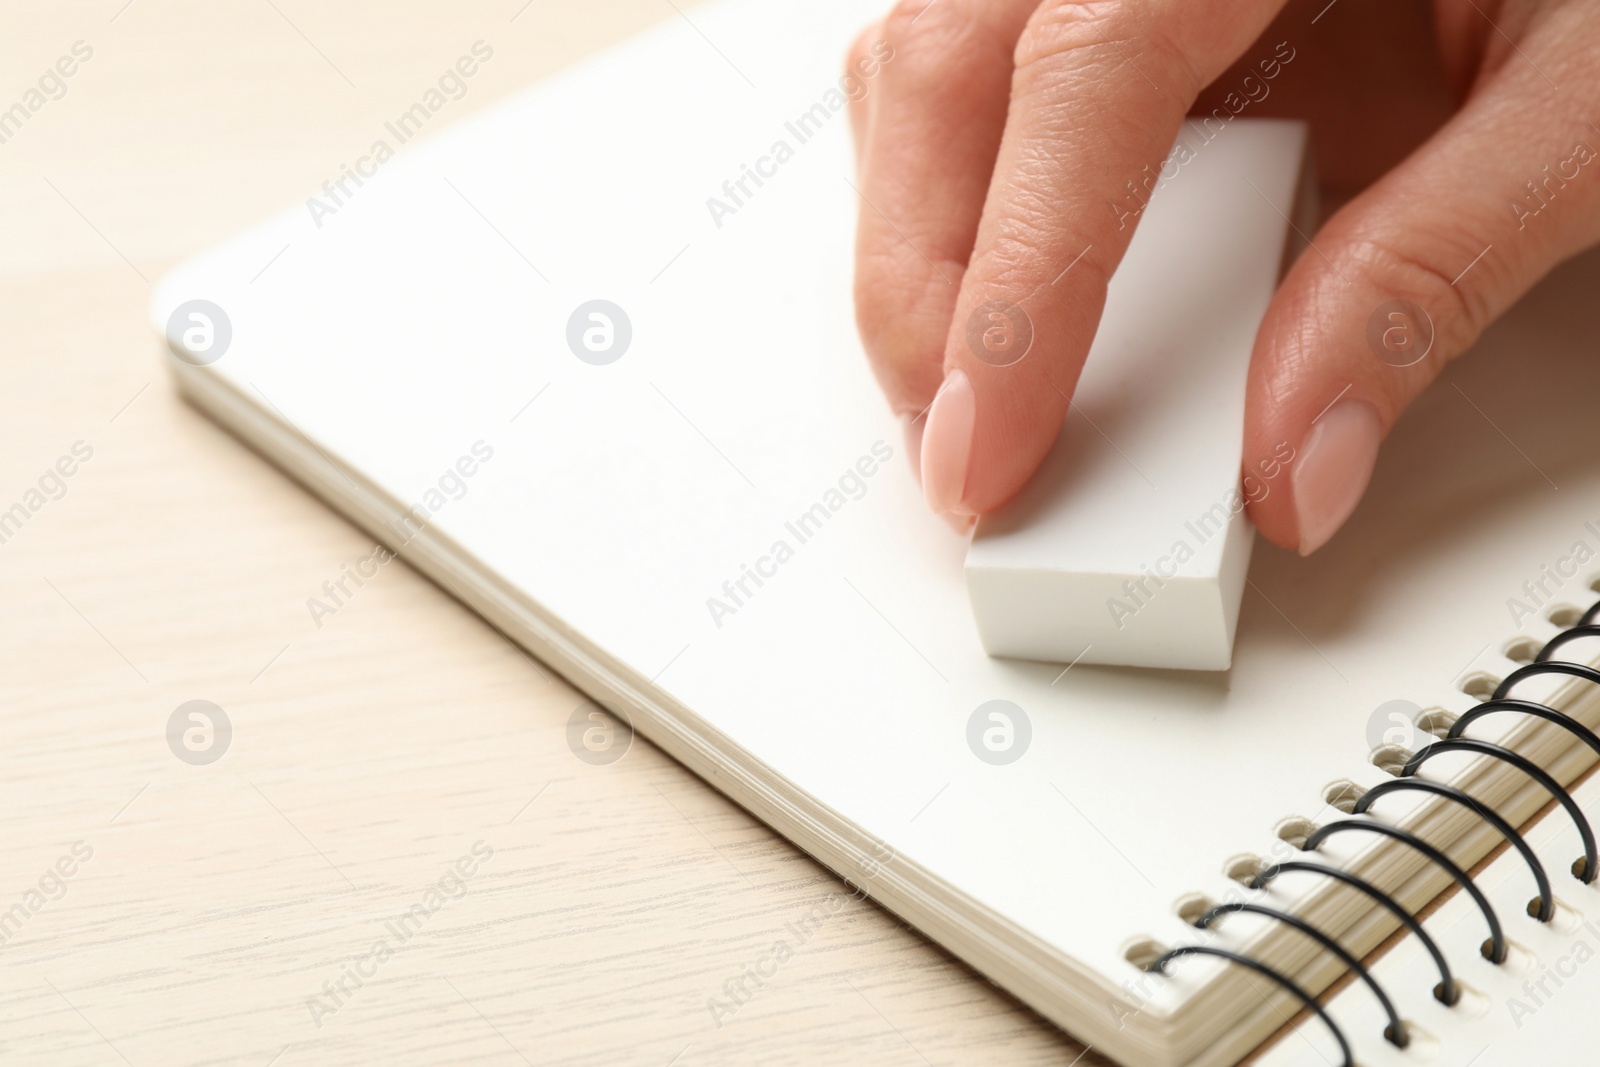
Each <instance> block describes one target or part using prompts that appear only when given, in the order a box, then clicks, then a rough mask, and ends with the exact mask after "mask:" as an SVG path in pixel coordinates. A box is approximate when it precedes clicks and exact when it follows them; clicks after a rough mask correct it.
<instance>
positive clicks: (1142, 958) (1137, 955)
mask: <svg viewBox="0 0 1600 1067" xmlns="http://www.w3.org/2000/svg"><path fill="white" fill-rule="evenodd" d="M1166 952H1167V950H1166V948H1165V947H1164V946H1162V945H1161V944H1160V943H1159V942H1157V941H1155V940H1154V939H1152V938H1148V937H1140V938H1136V939H1134V940H1133V941H1132V942H1130V943H1129V944H1128V947H1127V948H1125V949H1123V950H1122V958H1123V959H1125V960H1127V961H1128V962H1129V963H1131V964H1133V965H1134V966H1135V967H1137V968H1139V969H1140V970H1141V971H1144V970H1148V969H1149V968H1150V965H1151V964H1152V963H1154V962H1155V961H1156V960H1158V959H1160V958H1161V957H1162V956H1164V955H1166Z"/></svg>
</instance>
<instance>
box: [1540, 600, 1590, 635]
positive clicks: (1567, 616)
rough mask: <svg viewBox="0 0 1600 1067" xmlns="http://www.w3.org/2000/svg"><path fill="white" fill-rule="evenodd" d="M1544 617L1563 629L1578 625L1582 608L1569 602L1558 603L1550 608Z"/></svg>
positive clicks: (1581, 615) (1581, 616)
mask: <svg viewBox="0 0 1600 1067" xmlns="http://www.w3.org/2000/svg"><path fill="white" fill-rule="evenodd" d="M1545 618H1547V619H1549V620H1550V621H1551V622H1553V623H1555V624H1556V625H1557V626H1559V627H1561V628H1562V629H1563V630H1565V629H1566V628H1567V627H1569V626H1576V625H1578V620H1579V619H1581V618H1583V609H1581V608H1575V607H1573V606H1572V605H1571V604H1558V605H1557V606H1556V607H1553V608H1551V609H1550V612H1549V614H1547V615H1546V616H1545Z"/></svg>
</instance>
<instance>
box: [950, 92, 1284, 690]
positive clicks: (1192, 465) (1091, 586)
mask: <svg viewBox="0 0 1600 1067" xmlns="http://www.w3.org/2000/svg"><path fill="white" fill-rule="evenodd" d="M1306 148H1307V138H1306V128H1305V125H1304V124H1303V123H1298V122H1287V121H1277V120H1266V119H1260V120H1252V119H1234V120H1232V121H1231V122H1229V123H1227V124H1226V125H1218V124H1216V123H1214V122H1211V121H1210V120H1208V124H1207V125H1205V126H1202V125H1199V124H1198V123H1196V122H1193V121H1191V122H1189V123H1186V124H1185V126H1184V130H1183V133H1182V134H1181V135H1180V137H1179V140H1178V143H1177V145H1176V146H1174V148H1173V152H1172V155H1171V156H1169V157H1168V159H1167V161H1166V163H1165V164H1164V165H1163V166H1162V168H1161V170H1160V173H1159V175H1155V174H1154V172H1150V173H1149V174H1147V183H1146V184H1149V185H1153V186H1154V189H1153V192H1149V191H1147V189H1146V185H1144V184H1137V183H1136V184H1135V185H1133V186H1131V187H1130V188H1129V190H1128V195H1127V198H1126V201H1125V202H1124V203H1120V204H1116V205H1112V206H1111V207H1109V208H1108V210H1112V211H1115V212H1117V213H1118V214H1119V215H1120V216H1123V217H1125V218H1126V219H1127V221H1128V222H1129V224H1130V225H1131V224H1132V222H1133V220H1134V219H1135V218H1137V220H1138V230H1137V231H1136V233H1135V235H1134V238H1133V242H1132V244H1131V245H1130V246H1129V248H1128V253H1127V256H1126V257H1124V259H1123V261H1122V265H1121V266H1120V267H1118V269H1117V272H1116V275H1115V277H1114V278H1113V279H1112V281H1111V286H1110V291H1109V293H1108V295H1107V299H1106V307H1105V314H1104V316H1103V317H1102V319H1101V322H1100V328H1099V331H1098V333H1096V335H1095V340H1094V345H1093V347H1092V348H1091V350H1090V352H1089V360H1088V363H1087V364H1086V365H1085V367H1084V372H1083V376H1082V378H1081V379H1080V381H1079V384H1078V389H1077V393H1076V394H1075V395H1074V397H1073V404H1072V410H1070V411H1069V412H1068V413H1067V416H1066V421H1065V422H1064V423H1063V425H1062V429H1061V435H1060V437H1059V438H1058V439H1057V441H1056V444H1055V447H1054V449H1053V450H1052V451H1051V453H1050V455H1049V457H1048V458H1047V459H1046V460H1045V462H1044V464H1043V465H1042V466H1041V467H1040V468H1039V471H1038V473H1037V474H1036V475H1035V476H1034V478H1033V480H1032V481H1031V482H1030V483H1029V485H1028V487H1027V488H1026V489H1025V490H1023V492H1022V494H1021V495H1020V496H1019V497H1018V498H1017V499H1016V500H1014V501H1013V502H1012V503H1011V504H1009V505H1007V506H1006V508H1004V509H1003V510H1002V511H1000V512H998V513H996V514H994V515H991V516H985V517H984V518H983V519H982V520H981V521H980V522H979V523H978V527H977V530H976V532H975V534H974V536H973V541H972V546H971V547H970V548H969V549H968V551H967V563H966V574H967V590H968V593H969V594H970V596H971V599H972V610H973V613H974V615H975V616H976V618H977V623H978V631H979V634H980V635H981V637H982V640H983V645H984V648H985V649H987V650H988V652H989V654H990V655H992V656H1009V657H1015V658H1019V659H1033V660H1049V661H1055V662H1062V663H1072V662H1084V663H1104V664H1120V665H1128V666H1138V667H1170V668H1187V669H1192V670H1193V669H1198V670H1223V669H1226V668H1227V667H1228V666H1229V664H1230V663H1231V662H1232V659H1233V635H1234V630H1235V627H1236V625H1237V623H1238V620H1239V602H1240V600H1241V598H1242V597H1243V594H1244V581H1245V571H1246V568H1247V567H1248V566H1249V563H1250V547H1251V542H1252V540H1253V538H1254V535H1255V531H1254V529H1253V528H1252V527H1251V526H1250V523H1249V520H1248V519H1246V518H1245V515H1244V505H1245V502H1246V500H1256V499H1264V498H1265V496H1266V495H1268V494H1270V493H1276V492H1286V491H1287V490H1286V487H1285V483H1286V482H1287V480H1288V469H1289V464H1290V463H1291V461H1292V460H1293V457H1294V448H1293V445H1296V444H1298V442H1284V443H1283V444H1282V445H1280V446H1279V447H1278V449H1277V450H1276V451H1275V453H1274V454H1273V455H1269V456H1263V457H1252V461H1251V462H1252V467H1251V473H1250V476H1249V477H1248V478H1246V479H1244V480H1243V481H1241V478H1240V467H1241V461H1242V459H1243V435H1244V401H1245V378H1246V374H1247V372H1248V369H1249V365H1250V351H1251V347H1252V345H1253V344H1254V342H1255V335H1256V330H1257V328H1258V327H1259V326H1260V324H1261V318H1262V315H1263V314H1264V313H1265V312H1266V309H1267V304H1268V302H1269V301H1270V299H1271V297H1272V292H1273V290H1274V288H1275V287H1276V285H1277V282H1278V279H1279V276H1280V273H1281V270H1282V267H1283V264H1284V261H1285V256H1286V255H1287V254H1288V253H1289V250H1290V249H1291V248H1293V247H1295V242H1296V227H1295V226H1291V224H1290V221H1289V220H1290V219H1291V218H1296V219H1297V222H1296V226H1298V228H1299V230H1301V231H1304V232H1309V231H1310V225H1309V223H1308V222H1306V221H1301V220H1302V219H1304V218H1306V216H1307V215H1309V214H1310V213H1309V212H1308V204H1309V202H1310V199H1311V197H1310V195H1309V192H1308V190H1309V189H1311V188H1313V183H1312V182H1311V180H1310V176H1309V173H1308V170H1309V168H1308V165H1307V162H1306V158H1307V154H1306ZM1152 177H1153V178H1154V180H1153V181H1149V180H1148V179H1149V178H1152ZM1146 198H1147V199H1146ZM1024 358H1026V357H1024Z"/></svg>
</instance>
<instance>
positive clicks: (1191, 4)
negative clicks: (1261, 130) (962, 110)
mask: <svg viewBox="0 0 1600 1067" xmlns="http://www.w3.org/2000/svg"><path fill="white" fill-rule="evenodd" d="M1283 3H1284V0H1106V2H1090V0H1046V2H1045V3H1043V4H1042V5H1041V6H1040V7H1039V8H1038V9H1037V10H1036V11H1035V12H1034V14H1033V16H1032V18H1031V19H1030V20H1029V23H1028V26H1027V29H1026V30H1024V32H1023V34H1022V38H1021V40H1020V41H1019V42H1018V45H1017V50H1016V72H1015V74H1014V76H1013V79H1012V94H1011V105H1010V110H1009V112H1008V114H1007V118H1006V129H1005V134H1004V137H1003V139H1002V141H1001V147H1000V154H999V158H998V161H997V163H996V167H995V173H994V179H993V181H992V183H991V185H990V187H989V193H988V198H987V200H986V201H985V204H984V209H983V219H982V222H981V223H980V225H979V229H978V238H977V244H976V247H975V248H974V252H973V256H972V259H971V262H970V264H969V265H968V268H967V272H966V275H965V276H964V278H963V279H962V283H961V294H960V297H959V298H958V300H957V302H956V310H955V317H954V320H953V321H952V323H951V328H950V334H949V336H948V337H947V339H946V342H945V355H944V372H945V376H944V383H943V385H942V386H941V387H940V389H939V393H938V396H937V397H936V398H935V400H934V402H933V405H932V407H931V408H930V409H929V412H928V419H927V426H926V429H925V430H924V433H923V441H922V484H923V490H924V492H925V493H926V495H927V499H928V504H929V506H930V507H932V508H933V509H934V510H935V511H938V512H949V513H955V514H966V515H973V514H981V513H983V512H986V511H991V510H993V509H994V508H996V507H998V506H999V505H1001V504H1003V503H1005V502H1006V501H1007V500H1008V499H1010V498H1011V497H1012V496H1013V495H1014V494H1015V493H1016V492H1017V491H1018V490H1019V489H1021V488H1022V486H1023V485H1024V483H1026V482H1027V480H1028V478H1029V477H1030V476H1031V475H1032V474H1033V472H1034V470H1035V469H1036V468H1037V467H1038V465H1039V463H1040V462H1041V461H1042V460H1043V459H1044V457H1045V455H1046V453H1048V452H1049V450H1050V447H1051V445H1052V444H1053V443H1054V441H1055V439H1056V435H1057V433H1058V432H1059V431H1060V428H1061V420H1062V418H1063V417H1064V416H1065V414H1066V412H1067V408H1068V405H1069V403H1070V398H1071V396H1072V392H1073V389H1074V387H1075V386H1076V385H1077V381H1078V375H1079V373H1080V372H1081V371H1082V369H1083V362H1084V359H1085V357H1086V356H1087V354H1088V351H1089V345H1090V343H1091V342H1092V341H1093V340H1094V333H1095V328H1096V326H1097V325H1098V323H1099V321H1100V313H1101V310H1102V309H1103V308H1104V306H1105V298H1106V285H1107V283H1108V282H1109V281H1110V279H1111V275H1112V273H1113V272H1114V271H1115V270H1116V267H1117V264H1118V263H1120V262H1121V260H1122V256H1123V253H1124V252H1126V251H1127V248H1128V242H1129V241H1130V240H1131V239H1132V237H1133V233H1134V229H1135V227H1136V225H1137V222H1138V205H1139V203H1140V200H1139V199H1138V198H1137V195H1136V194H1139V193H1142V194H1143V195H1145V196H1148V191H1149V187H1150V186H1149V185H1148V184H1146V182H1147V180H1149V179H1151V178H1152V176H1153V175H1155V174H1156V173H1158V172H1159V170H1160V167H1161V164H1162V161H1163V160H1164V159H1165V157H1166V155H1167V153H1168V151H1169V150H1170V149H1171V148H1172V145H1173V142H1174V140H1175V139H1176V137H1177V134H1178V129H1179V126H1180V125H1181V124H1182V122H1183V119H1184V116H1185V115H1186V114H1187V113H1188V110H1189V107H1190V105H1192V104H1193V102H1194V100H1195V98H1196V96H1198V95H1199V92H1200V90H1201V89H1203V88H1204V87H1205V86H1206V85H1207V84H1209V83H1210V82H1211V81H1212V80H1213V79H1214V78H1216V77H1217V76H1218V75H1219V74H1221V73H1222V72H1223V71H1224V70H1226V69H1227V68H1228V67H1229V66H1230V65H1231V64H1232V62H1233V61H1234V60H1235V59H1236V58H1238V56H1239V55H1240V54H1241V53H1242V52H1243V51H1244V50H1245V49H1246V48H1247V47H1248V46H1249V45H1250V44H1251V42H1253V41H1254V40H1255V39H1256V37H1257V36H1258V35H1259V34H1260V33H1261V32H1262V31H1263V30H1264V29H1265V28H1266V27H1267V25H1268V24H1269V23H1270V22H1271V21H1272V18H1273V16H1274V15H1276V14H1277V12H1278V10H1279V8H1281V7H1282V6H1283Z"/></svg>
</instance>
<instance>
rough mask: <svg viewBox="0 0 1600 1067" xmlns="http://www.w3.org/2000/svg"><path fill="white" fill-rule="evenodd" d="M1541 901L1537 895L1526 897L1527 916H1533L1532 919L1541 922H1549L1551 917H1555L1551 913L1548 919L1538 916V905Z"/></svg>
mask: <svg viewBox="0 0 1600 1067" xmlns="http://www.w3.org/2000/svg"><path fill="white" fill-rule="evenodd" d="M1542 903H1543V902H1542V901H1541V900H1540V899H1539V898H1538V897H1529V898H1528V917H1529V918H1533V919H1538V920H1539V921H1540V922H1542V923H1544V922H1549V921H1550V920H1551V919H1554V918H1555V915H1554V914H1552V915H1551V916H1550V919H1545V918H1542V917H1541V916H1540V914H1539V910H1540V905H1541V904H1542Z"/></svg>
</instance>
